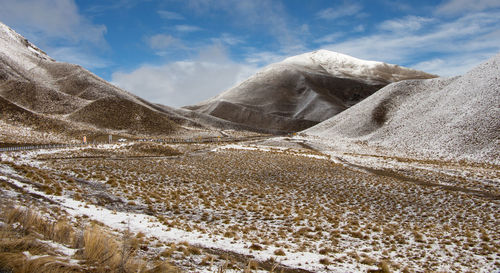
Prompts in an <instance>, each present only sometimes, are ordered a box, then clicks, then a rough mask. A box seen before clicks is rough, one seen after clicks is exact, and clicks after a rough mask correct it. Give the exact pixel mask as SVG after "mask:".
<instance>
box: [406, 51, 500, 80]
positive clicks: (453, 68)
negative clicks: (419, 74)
mask: <svg viewBox="0 0 500 273" xmlns="http://www.w3.org/2000/svg"><path fill="white" fill-rule="evenodd" d="M491 57H492V55H489V54H482V53H478V54H474V53H469V54H465V55H464V56H461V58H457V56H455V55H452V56H443V57H441V58H434V59H431V60H428V61H423V62H419V63H417V64H414V65H412V66H411V67H412V68H414V69H418V70H422V71H426V72H429V73H433V74H437V75H441V76H456V75H463V74H465V73H467V72H468V71H469V70H470V69H471V68H473V67H475V66H477V65H478V64H480V63H482V62H484V61H485V60H487V59H489V58H491Z"/></svg>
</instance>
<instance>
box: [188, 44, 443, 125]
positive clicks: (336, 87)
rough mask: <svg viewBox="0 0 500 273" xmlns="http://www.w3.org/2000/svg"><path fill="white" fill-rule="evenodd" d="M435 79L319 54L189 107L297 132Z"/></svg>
mask: <svg viewBox="0 0 500 273" xmlns="http://www.w3.org/2000/svg"><path fill="white" fill-rule="evenodd" d="M433 77H436V76H435V75H431V74H427V73H425V72H421V71H416V70H412V69H409V68H404V67H400V66H397V65H392V64H386V63H382V62H374V61H364V60H360V59H356V58H353V57H350V56H347V55H343V54H340V53H335V52H331V51H327V50H319V51H314V52H310V53H305V54H302V55H298V56H294V57H290V58H287V59H285V60H284V61H282V62H279V63H275V64H271V65H269V66H267V67H266V68H264V69H262V70H261V71H260V72H258V73H257V74H256V75H254V76H252V77H250V78H249V79H248V80H246V81H244V82H243V83H241V84H239V85H238V86H236V87H233V88H231V89H229V90H227V91H226V92H224V93H222V94H220V95H218V96H216V97H214V98H212V99H209V100H207V101H204V102H201V103H199V104H197V105H193V106H186V107H185V108H186V109H191V110H194V111H196V112H200V113H204V114H208V115H212V116H215V117H218V118H221V119H225V120H229V121H232V122H235V123H240V124H244V125H246V126H250V127H253V128H255V129H262V130H268V131H270V132H275V133H285V132H295V131H300V130H303V129H306V128H309V127H311V126H313V125H315V124H317V123H319V122H321V121H324V120H326V119H328V118H330V117H332V116H335V115H336V114H338V113H340V112H342V111H344V110H346V109H348V108H349V107H351V106H352V105H354V104H356V103H358V102H359V101H361V100H363V99H364V98H366V97H368V96H369V95H371V94H373V93H374V92H375V91H377V90H379V89H380V88H382V87H384V86H385V85H387V84H389V83H391V82H395V81H400V80H404V79H426V78H433Z"/></svg>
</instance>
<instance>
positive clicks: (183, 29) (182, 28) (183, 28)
mask: <svg viewBox="0 0 500 273" xmlns="http://www.w3.org/2000/svg"><path fill="white" fill-rule="evenodd" d="M175 30H177V31H180V32H195V31H200V30H201V28H200V27H197V26H191V25H176V26H175Z"/></svg>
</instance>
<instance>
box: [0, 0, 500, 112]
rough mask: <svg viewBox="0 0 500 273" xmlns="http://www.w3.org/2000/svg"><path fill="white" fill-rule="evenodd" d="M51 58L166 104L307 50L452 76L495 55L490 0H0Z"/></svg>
mask: <svg viewBox="0 0 500 273" xmlns="http://www.w3.org/2000/svg"><path fill="white" fill-rule="evenodd" d="M0 21H2V22H3V23H5V24H7V25H9V26H10V27H12V28H14V29H15V30H16V31H17V32H19V33H20V34H22V35H23V36H25V37H26V38H28V39H29V40H30V41H32V42H34V43H35V44H36V45H38V46H39V47H40V48H41V49H43V50H44V51H46V52H47V53H48V54H49V55H50V56H51V57H53V58H55V59H57V60H59V61H65V62H71V63H76V64H80V65H82V66H83V67H85V68H87V69H89V70H90V71H92V72H94V73H96V74H97V75H99V76H100V77H102V78H104V79H105V80H108V81H111V82H112V83H114V84H116V85H118V86H120V87H123V88H124V89H126V90H128V91H130V92H132V93H135V94H137V95H139V96H141V97H144V98H146V99H148V100H150V101H152V102H156V103H162V104H165V105H170V106H176V107H177V106H183V105H190V104H195V103H197V102H199V101H202V100H205V99H207V98H210V97H212V96H214V95H216V94H218V93H220V92H222V91H224V90H225V89H228V88H230V87H231V86H234V85H235V84H237V83H238V82H240V81H242V80H244V79H246V78H247V77H249V76H250V75H252V74H253V73H255V72H256V71H257V70H258V69H259V68H262V67H263V66H265V65H267V64H270V63H272V62H277V61H280V60H282V59H284V58H285V57H287V56H291V55H297V54H300V53H304V52H307V51H312V50H316V49H328V50H332V51H337V52H341V53H344V54H348V55H351V56H354V57H357V58H362V59H368V60H377V61H383V62H389V63H395V64H399V65H403V66H408V67H412V68H416V69H421V70H424V71H426V72H431V73H436V74H439V75H442V76H453V75H459V74H462V73H464V72H466V71H467V70H468V69H470V68H471V67H473V66H475V65H477V64H478V63H480V62H482V61H484V60H486V59H488V58H489V57H491V56H493V55H494V54H496V53H498V52H499V51H500V1H498V0H475V1H470V0H443V1H436V0H433V1H430V0H418V1H410V0H407V1H396V0H380V1H374V0H366V1H361V0H360V1H347V0H324V1H321V0H311V1H303V0H281V1H280V0H117V1H101V0H0Z"/></svg>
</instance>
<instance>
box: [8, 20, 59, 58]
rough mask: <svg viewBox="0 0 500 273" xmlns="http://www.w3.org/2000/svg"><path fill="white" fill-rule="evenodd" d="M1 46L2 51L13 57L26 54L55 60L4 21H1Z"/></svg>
mask: <svg viewBox="0 0 500 273" xmlns="http://www.w3.org/2000/svg"><path fill="white" fill-rule="evenodd" d="M0 47H2V49H3V50H2V52H3V53H8V55H10V57H11V58H15V57H17V58H19V57H21V56H20V55H24V56H34V57H38V58H42V59H44V60H50V61H55V60H54V59H52V58H50V57H49V56H48V55H47V53H45V52H44V51H43V50H41V49H40V48H38V47H37V46H35V45H34V44H32V43H31V42H30V41H28V39H26V38H24V37H23V36H22V35H20V34H19V33H17V32H15V31H14V30H13V29H11V28H10V27H8V26H7V25H5V24H3V23H2V22H0Z"/></svg>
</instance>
